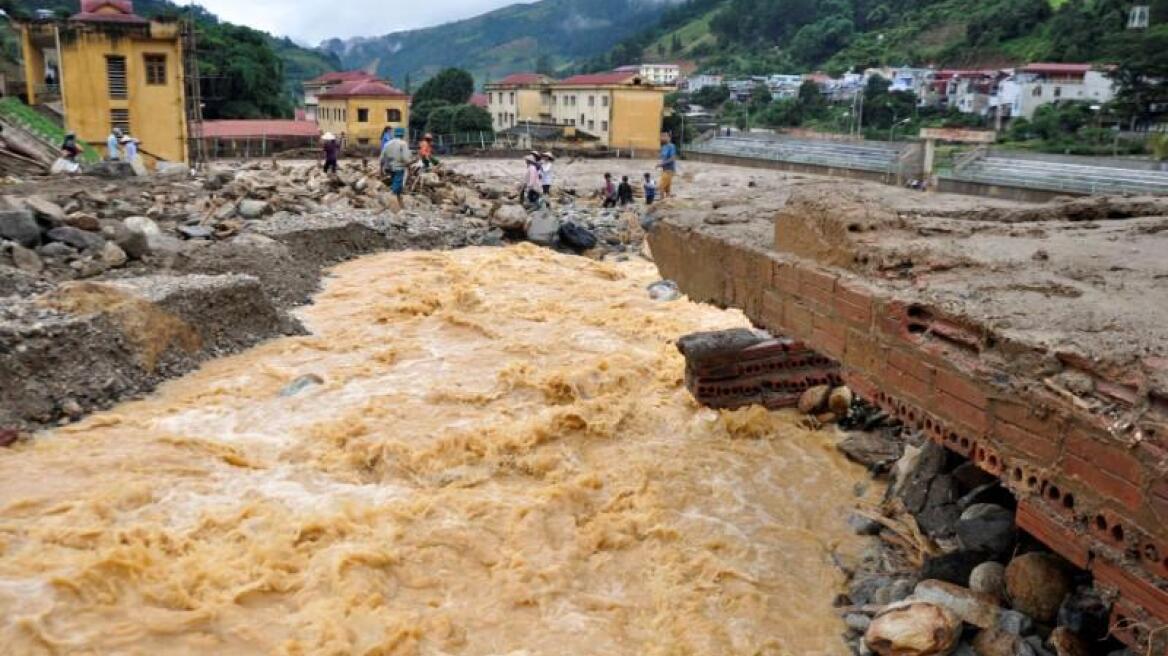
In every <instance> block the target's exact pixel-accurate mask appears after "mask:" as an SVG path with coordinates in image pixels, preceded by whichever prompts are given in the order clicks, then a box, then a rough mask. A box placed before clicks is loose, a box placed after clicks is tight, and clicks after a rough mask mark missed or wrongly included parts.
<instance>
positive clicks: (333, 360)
mask: <svg viewBox="0 0 1168 656" xmlns="http://www.w3.org/2000/svg"><path fill="white" fill-rule="evenodd" d="M654 280H656V271H655V269H654V267H653V266H652V265H651V264H649V263H644V262H638V263H625V264H601V263H597V262H593V261H590V260H586V259H583V258H574V257H567V256H561V255H557V254H555V253H552V252H550V251H545V250H537V249H535V248H533V247H529V246H520V247H514V248H509V249H471V250H464V251H458V252H450V253H396V254H384V255H377V256H372V257H367V258H364V259H361V260H357V261H354V262H350V263H348V264H345V265H342V266H340V267H338V268H337V269H335V270H334V271H333V274H332V276H331V277H330V278H329V279H328V280H327V281H326V287H325V289H324V291H323V292H322V293H321V294H320V295H319V296H318V297H317V299H316V303H315V305H313V306H310V307H307V308H304V309H303V310H302V311H301V312H300V317H301V319H302V320H303V321H304V323H305V325H306V326H307V327H308V328H309V329H310V330H311V331H312V333H313V334H312V335H311V336H306V337H293V338H286V339H280V340H277V341H273V342H270V343H267V344H265V345H263V346H261V347H259V348H256V349H253V350H251V351H248V352H246V353H244V354H242V355H239V356H235V357H230V358H225V359H222V360H218V361H215V362H212V363H209V364H207V365H205V366H204V367H203V368H202V369H200V370H199V371H197V372H195V373H194V374H191V375H189V376H187V377H185V378H182V379H180V380H176V381H173V382H171V383H169V384H167V385H165V386H163V387H162V388H161V389H160V390H159V391H158V392H157V393H156V394H155V395H153V396H151V397H150V398H147V399H145V400H141V401H136V402H132V403H126V404H123V405H121V406H119V407H117V408H114V409H113V410H111V411H109V412H104V413H101V414H98V415H94V416H92V417H90V418H88V419H87V420H85V421H83V422H81V423H78V424H74V425H72V426H69V427H67V428H63V429H60V430H57V431H55V432H52V433H47V434H43V435H41V436H39V437H38V439H37V440H36V441H35V442H34V443H32V444H26V445H23V446H20V447H18V448H15V449H12V450H5V451H3V452H0V653H2V654H21V655H24V654H58V653H59V654H95V655H96V654H101V655H103V656H104V655H110V654H151V655H153V654H305V655H308V654H312V655H316V654H326V655H331V654H338V655H339V654H363V655H364V654H420V655H430V654H433V655H439V654H446V655H474V656H487V655H499V656H504V655H507V656H537V655H540V656H542V655H548V656H552V655H565V654H570V655H574V654H582V655H614V654H629V655H642V654H661V655H666V654H668V655H682V654H694V655H703V656H704V655H710V656H719V655H725V654H746V655H753V654H789V655H798V656H807V655H814V654H832V655H834V654H843V653H846V650H845V647H844V644H843V642H842V640H841V638H840V637H839V636H840V634H841V633H842V631H843V625H842V623H841V622H840V621H839V619H838V617H837V615H836V613H835V612H834V611H833V609H832V608H831V603H832V599H833V598H834V597H835V595H836V594H837V593H838V592H839V591H840V588H841V586H842V584H843V578H842V575H841V574H840V572H839V570H838V568H837V567H836V565H835V564H834V562H835V561H836V560H837V559H838V558H841V557H842V558H845V559H847V558H849V557H854V556H855V554H857V553H858V552H859V551H860V550H861V548H862V547H863V544H862V543H861V542H860V540H861V538H857V537H855V536H853V535H851V533H850V532H849V531H848V529H847V527H846V524H845V518H846V516H847V513H848V510H849V509H850V508H851V507H853V505H854V504H855V502H856V497H855V494H856V489H857V487H858V486H862V485H863V484H864V483H865V482H866V477H865V474H864V472H863V471H862V470H861V469H860V468H858V467H855V466H853V465H851V464H849V463H847V462H846V461H844V460H843V459H842V458H841V457H840V456H839V455H838V454H837V453H836V452H835V450H834V448H833V447H832V445H831V442H830V438H829V437H828V436H827V435H825V434H820V433H812V432H809V431H806V430H804V429H802V428H800V427H799V426H798V423H797V421H796V418H795V417H794V416H793V415H787V414H771V413H766V412H764V411H761V410H758V409H755V410H748V411H739V412H735V413H726V414H719V413H716V412H713V411H710V410H707V409H703V408H701V407H699V406H697V405H696V404H695V403H694V401H693V400H692V398H691V397H690V396H689V394H688V393H687V392H686V390H685V388H684V386H683V384H682V377H683V368H684V362H683V360H682V358H681V356H680V355H679V354H678V353H677V351H676V348H675V347H674V345H673V341H674V340H675V339H676V338H677V337H679V336H680V335H682V334H685V333H688V332H693V331H697V330H710V329H721V328H730V327H736V326H742V325H745V323H746V321H745V319H744V318H743V317H742V315H741V314H738V313H732V312H724V311H720V310H717V309H714V308H712V307H706V306H699V305H694V304H690V303H687V302H684V301H680V302H675V303H660V302H654V301H651V300H650V299H649V297H648V294H647V293H646V292H645V286H646V285H647V284H649V283H651V282H653V281H654ZM309 374H315V375H316V376H318V377H319V379H320V380H321V381H323V382H322V383H320V384H317V385H309V386H308V387H306V388H304V389H302V390H301V391H299V392H298V393H296V394H294V395H290V396H287V395H286V396H282V395H281V391H282V390H285V388H286V387H288V386H289V384H290V383H291V382H293V381H294V380H296V379H297V378H300V377H302V376H305V375H309Z"/></svg>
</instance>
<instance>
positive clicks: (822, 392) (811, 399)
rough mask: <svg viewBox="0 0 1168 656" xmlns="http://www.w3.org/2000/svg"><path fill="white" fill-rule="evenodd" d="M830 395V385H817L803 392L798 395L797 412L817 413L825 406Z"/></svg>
mask: <svg viewBox="0 0 1168 656" xmlns="http://www.w3.org/2000/svg"><path fill="white" fill-rule="evenodd" d="M830 395H831V387H829V386H827V385H817V386H815V387H812V388H811V389H809V390H807V391H806V392H803V396H800V397H799V412H802V413H803V414H805V415H811V414H818V413H819V412H820V411H821V410H823V409H824V408H825V407H827V399H828V397H829V396H830Z"/></svg>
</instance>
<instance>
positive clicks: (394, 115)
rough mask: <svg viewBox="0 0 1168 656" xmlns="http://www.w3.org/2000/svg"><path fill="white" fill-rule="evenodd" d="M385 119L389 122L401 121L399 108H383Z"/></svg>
mask: <svg viewBox="0 0 1168 656" xmlns="http://www.w3.org/2000/svg"><path fill="white" fill-rule="evenodd" d="M385 120H387V121H389V122H390V123H401V120H402V113H401V110H400V109H387V110H385Z"/></svg>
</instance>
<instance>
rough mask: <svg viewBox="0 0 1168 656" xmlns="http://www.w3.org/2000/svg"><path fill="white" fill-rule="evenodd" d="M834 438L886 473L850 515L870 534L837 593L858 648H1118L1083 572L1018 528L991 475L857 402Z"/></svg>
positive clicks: (1029, 655)
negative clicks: (850, 427) (882, 490)
mask: <svg viewBox="0 0 1168 656" xmlns="http://www.w3.org/2000/svg"><path fill="white" fill-rule="evenodd" d="M849 422H850V423H851V424H854V425H856V426H858V427H862V426H863V425H865V424H866V425H867V426H868V427H871V428H872V430H868V431H854V432H850V433H846V436H845V437H844V439H843V440H842V441H841V442H840V443H839V448H840V449H841V450H842V451H843V452H844V453H845V454H846V455H848V456H849V457H850V458H852V459H853V460H856V461H858V462H861V463H863V464H865V465H867V466H869V467H870V468H871V469H872V470H873V471H874V472H876V473H885V472H887V473H890V474H891V485H890V487H889V490H888V493H887V495H886V496H885V498H884V501H883V503H882V504H881V505H880V507H878V508H868V509H860V510H858V511H857V513H856V514H855V515H853V516H852V518H851V519H850V523H851V525H852V526H853V527H854V528H855V530H856V531H857V532H858V533H860V534H862V535H872V536H878V537H879V541H878V542H877V543H875V545H874V546H873V547H872V548H871V549H870V550H869V551H868V553H866V554H865V556H864V559H863V561H862V563H860V565H859V566H858V567H857V568H856V569H855V570H854V571H851V572H849V574H850V575H851V584H850V586H849V590H848V593H847V595H845V596H844V597H841V599H840V600H839V606H840V612H841V614H842V615H843V617H844V621H845V624H846V625H847V627H848V631H849V633H848V636H847V638H848V639H849V640H850V642H851V644H852V648H853V652H854V653H856V654H879V655H880V656H894V655H895V656H933V655H938V656H941V655H946V654H954V655H959V656H974V655H976V656H1094V655H1100V656H1108V655H1112V654H1115V655H1126V654H1129V653H1130V652H1127V651H1124V649H1123V645H1122V644H1120V643H1118V642H1117V641H1115V640H1112V639H1109V638H1108V635H1109V632H1110V628H1111V627H1110V625H1109V619H1110V604H1109V603H1108V602H1107V600H1105V599H1103V598H1102V597H1101V596H1100V595H1099V593H1098V592H1096V591H1095V590H1094V589H1093V588H1092V586H1091V579H1090V576H1089V575H1087V574H1086V573H1084V572H1082V571H1080V570H1077V569H1076V568H1075V567H1074V566H1073V565H1071V564H1070V563H1068V562H1066V561H1064V560H1063V559H1062V558H1060V557H1059V556H1057V555H1055V554H1052V553H1050V552H1049V551H1048V550H1047V549H1046V548H1045V547H1044V546H1042V545H1041V544H1040V543H1038V542H1037V541H1035V540H1033V539H1031V538H1030V537H1029V536H1027V535H1026V534H1024V533H1021V532H1019V531H1018V530H1017V528H1016V526H1017V524H1016V521H1015V514H1016V502H1015V500H1014V498H1013V496H1012V495H1011V494H1010V492H1009V491H1008V490H1006V489H1005V488H1004V487H1002V485H1001V482H1000V481H999V480H998V479H997V478H995V477H994V476H992V475H990V474H987V473H986V472H984V471H982V470H981V469H979V468H978V467H976V466H975V465H974V464H973V463H970V462H968V461H965V460H964V459H962V458H960V457H958V456H956V455H954V454H952V453H950V452H948V451H947V450H946V449H945V448H944V447H941V446H939V445H937V444H934V443H932V442H929V441H926V440H925V439H924V438H923V437H922V436H920V435H919V434H909V433H906V432H904V429H903V428H901V427H900V426H899V425H898V424H896V423H895V422H894V421H892V420H890V419H889V418H888V417H887V416H886V415H883V413H881V412H880V411H878V410H876V409H874V408H872V407H871V406H867V405H866V404H864V403H863V402H856V403H855V405H854V406H853V409H852V411H851V412H850V413H849V417H848V418H847V419H845V425H846V424H848V423H849Z"/></svg>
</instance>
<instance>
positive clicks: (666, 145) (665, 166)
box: [657, 132, 677, 198]
mask: <svg viewBox="0 0 1168 656" xmlns="http://www.w3.org/2000/svg"><path fill="white" fill-rule="evenodd" d="M657 168H659V169H661V181H660V183H659V184H658V185H657V190H658V191H659V192H660V193H661V198H669V197H670V196H672V195H673V176H674V174H676V173H677V146H674V145H673V137H672V136H670V134H669V133H668V132H662V133H661V163H660V164H658V165H657Z"/></svg>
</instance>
